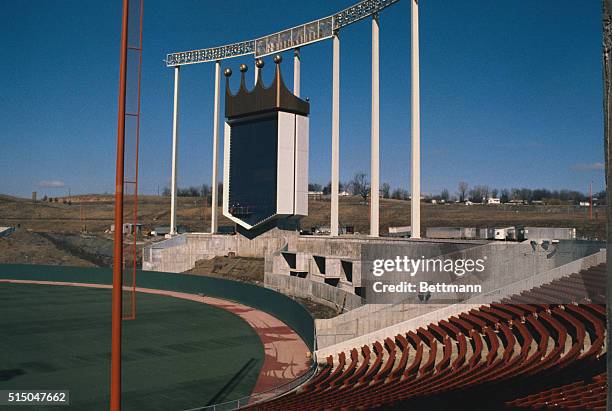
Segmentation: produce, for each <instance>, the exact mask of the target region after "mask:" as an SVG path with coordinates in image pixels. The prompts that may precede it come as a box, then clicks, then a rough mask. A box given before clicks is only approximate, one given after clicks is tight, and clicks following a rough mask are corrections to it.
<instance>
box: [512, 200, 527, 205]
mask: <svg viewBox="0 0 612 411" xmlns="http://www.w3.org/2000/svg"><path fill="white" fill-rule="evenodd" d="M508 203H510V204H512V205H523V204H525V202H524V201H523V200H510V201H508Z"/></svg>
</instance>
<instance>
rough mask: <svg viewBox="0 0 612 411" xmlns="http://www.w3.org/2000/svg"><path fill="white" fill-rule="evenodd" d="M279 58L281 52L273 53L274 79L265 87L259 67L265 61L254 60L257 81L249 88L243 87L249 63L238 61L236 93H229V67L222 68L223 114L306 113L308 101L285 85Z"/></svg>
mask: <svg viewBox="0 0 612 411" xmlns="http://www.w3.org/2000/svg"><path fill="white" fill-rule="evenodd" d="M282 61H283V58H282V57H281V56H280V55H276V56H274V63H276V64H275V66H276V67H275V75H274V81H273V82H272V84H271V85H270V86H269V87H266V86H265V85H264V83H263V78H262V69H263V67H264V65H265V64H264V61H263V60H262V59H257V61H256V62H255V70H258V72H257V74H258V75H257V82H256V84H255V87H253V89H252V90H250V91H249V90H248V89H247V87H246V79H245V73H246V72H247V71H248V66H247V65H246V64H241V65H240V73H241V76H240V88H239V89H238V92H237V93H236V94H232V91H231V88H230V77H231V76H232V70H231V69H229V68H227V69H225V71H224V74H225V116H226V117H227V118H228V119H231V118H237V117H242V116H246V115H251V114H257V113H265V112H272V111H286V112H290V113H295V114H300V115H308V114H309V112H310V103H308V101H305V100H302V99H300V98H299V97H297V96H295V95H294V94H293V93H292V92H291V91H289V89H287V87H286V86H285V82H284V81H283V77H282V74H281V69H280V64H281V62H282Z"/></svg>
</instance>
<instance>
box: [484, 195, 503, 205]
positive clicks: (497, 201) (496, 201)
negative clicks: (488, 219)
mask: <svg viewBox="0 0 612 411" xmlns="http://www.w3.org/2000/svg"><path fill="white" fill-rule="evenodd" d="M487 204H501V200H500V199H499V198H497V197H489V198H487Z"/></svg>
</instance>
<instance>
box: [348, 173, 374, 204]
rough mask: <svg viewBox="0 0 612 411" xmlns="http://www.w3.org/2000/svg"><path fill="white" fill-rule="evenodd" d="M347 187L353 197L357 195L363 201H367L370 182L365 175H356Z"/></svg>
mask: <svg viewBox="0 0 612 411" xmlns="http://www.w3.org/2000/svg"><path fill="white" fill-rule="evenodd" d="M348 186H349V187H350V188H351V192H352V193H353V195H359V196H361V198H363V201H367V200H368V196H369V195H370V182H369V181H368V176H367V174H366V173H357V174H355V176H354V177H353V179H352V180H351V181H350V183H349V184H348Z"/></svg>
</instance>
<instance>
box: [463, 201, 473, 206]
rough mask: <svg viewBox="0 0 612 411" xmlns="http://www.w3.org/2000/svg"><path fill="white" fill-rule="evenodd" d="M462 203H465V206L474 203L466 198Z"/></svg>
mask: <svg viewBox="0 0 612 411" xmlns="http://www.w3.org/2000/svg"><path fill="white" fill-rule="evenodd" d="M464 204H465V205H467V206H469V205H474V203H473V202H471V201H470V200H467V201H466V202H465V203H464Z"/></svg>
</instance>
